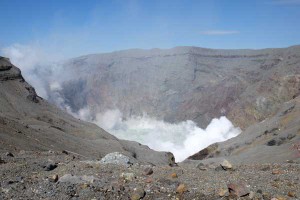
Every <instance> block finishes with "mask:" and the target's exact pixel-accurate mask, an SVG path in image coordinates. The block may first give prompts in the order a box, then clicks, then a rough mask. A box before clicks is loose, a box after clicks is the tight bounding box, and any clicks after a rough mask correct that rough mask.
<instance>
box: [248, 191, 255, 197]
mask: <svg viewBox="0 0 300 200" xmlns="http://www.w3.org/2000/svg"><path fill="white" fill-rule="evenodd" d="M254 197H255V192H253V191H251V192H250V193H249V199H254Z"/></svg>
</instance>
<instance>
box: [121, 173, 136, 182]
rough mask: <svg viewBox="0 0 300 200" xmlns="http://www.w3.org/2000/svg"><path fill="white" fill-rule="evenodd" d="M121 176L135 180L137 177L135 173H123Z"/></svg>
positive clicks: (127, 179) (128, 179)
mask: <svg viewBox="0 0 300 200" xmlns="http://www.w3.org/2000/svg"><path fill="white" fill-rule="evenodd" d="M121 178H124V179H125V180H126V181H133V179H135V175H134V173H122V174H121Z"/></svg>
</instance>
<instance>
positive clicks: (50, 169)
mask: <svg viewBox="0 0 300 200" xmlns="http://www.w3.org/2000/svg"><path fill="white" fill-rule="evenodd" d="M56 167H57V165H56V164H48V165H46V166H44V169H45V171H52V170H54V169H55V168H56Z"/></svg>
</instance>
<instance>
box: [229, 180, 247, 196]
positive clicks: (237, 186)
mask: <svg viewBox="0 0 300 200" xmlns="http://www.w3.org/2000/svg"><path fill="white" fill-rule="evenodd" d="M227 188H228V190H229V193H230V194H231V195H235V196H237V197H243V196H246V195H248V194H249V193H250V189H249V188H250V186H249V185H247V184H246V183H244V182H238V183H230V184H228V185H227Z"/></svg>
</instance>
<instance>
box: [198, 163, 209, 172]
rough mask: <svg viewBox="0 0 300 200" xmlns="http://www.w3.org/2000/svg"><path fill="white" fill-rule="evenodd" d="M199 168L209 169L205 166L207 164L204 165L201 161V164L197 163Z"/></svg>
mask: <svg viewBox="0 0 300 200" xmlns="http://www.w3.org/2000/svg"><path fill="white" fill-rule="evenodd" d="M197 168H198V169H200V170H202V171H205V170H207V168H206V167H205V165H204V164H203V163H199V164H198V165H197Z"/></svg>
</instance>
